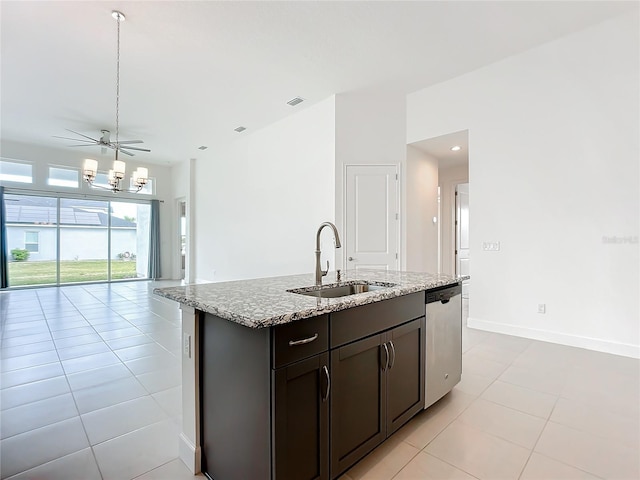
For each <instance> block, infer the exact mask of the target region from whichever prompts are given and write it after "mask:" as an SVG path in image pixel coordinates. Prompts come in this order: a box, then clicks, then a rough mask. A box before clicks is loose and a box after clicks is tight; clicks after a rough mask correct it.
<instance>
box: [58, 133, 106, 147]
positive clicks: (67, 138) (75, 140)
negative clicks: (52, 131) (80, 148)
mask: <svg viewBox="0 0 640 480" xmlns="http://www.w3.org/2000/svg"><path fill="white" fill-rule="evenodd" d="M52 137H53V138H63V139H64V140H73V141H74V142H87V145H91V144H92V143H96V142H95V141H89V140H84V139H82V138H71V137H60V136H59V135H52Z"/></svg>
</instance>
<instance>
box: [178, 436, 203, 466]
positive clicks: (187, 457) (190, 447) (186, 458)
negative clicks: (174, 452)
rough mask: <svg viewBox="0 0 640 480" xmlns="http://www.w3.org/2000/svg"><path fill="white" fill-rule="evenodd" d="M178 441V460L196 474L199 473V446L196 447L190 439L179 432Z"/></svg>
mask: <svg viewBox="0 0 640 480" xmlns="http://www.w3.org/2000/svg"><path fill="white" fill-rule="evenodd" d="M179 438H180V439H179V442H178V455H179V457H180V460H182V461H183V463H184V464H185V465H186V466H187V468H188V469H189V470H190V471H191V473H193V474H194V475H196V474H197V473H200V467H201V457H200V447H199V446H198V447H196V446H195V445H194V444H193V443H191V441H190V440H189V439H188V438H187V437H186V436H185V435H184V433H181V434H180V437H179Z"/></svg>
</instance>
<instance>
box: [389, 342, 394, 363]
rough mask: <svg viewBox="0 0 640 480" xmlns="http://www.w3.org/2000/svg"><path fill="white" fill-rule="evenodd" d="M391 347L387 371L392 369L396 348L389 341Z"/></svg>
mask: <svg viewBox="0 0 640 480" xmlns="http://www.w3.org/2000/svg"><path fill="white" fill-rule="evenodd" d="M389 346H390V347H391V361H390V362H389V370H391V369H392V368H393V364H394V363H396V347H395V346H394V345H393V341H392V340H391V341H389Z"/></svg>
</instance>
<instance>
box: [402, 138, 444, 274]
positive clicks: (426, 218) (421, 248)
mask: <svg viewBox="0 0 640 480" xmlns="http://www.w3.org/2000/svg"><path fill="white" fill-rule="evenodd" d="M405 178H406V186H405V192H406V194H405V197H406V208H405V219H406V222H405V223H404V225H405V227H406V229H405V233H404V238H405V240H406V245H405V247H404V251H405V258H406V267H405V268H404V269H405V270H409V271H412V272H430V273H436V272H439V269H438V224H437V223H434V222H433V219H434V218H437V217H438V159H437V158H435V157H432V156H431V155H428V154H426V153H424V152H421V151H420V150H418V149H417V148H415V147H412V146H411V145H407V161H406V167H405Z"/></svg>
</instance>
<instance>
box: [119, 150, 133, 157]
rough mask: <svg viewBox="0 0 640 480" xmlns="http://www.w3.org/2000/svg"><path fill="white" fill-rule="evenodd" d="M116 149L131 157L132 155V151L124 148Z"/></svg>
mask: <svg viewBox="0 0 640 480" xmlns="http://www.w3.org/2000/svg"><path fill="white" fill-rule="evenodd" d="M118 150H119V151H120V152H121V153H124V154H125V155H129V156H130V157H133V156H134V155H133V153H131V152H127V151H126V150H123V149H121V148H119V149H118Z"/></svg>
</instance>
